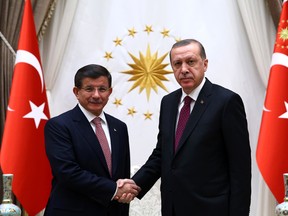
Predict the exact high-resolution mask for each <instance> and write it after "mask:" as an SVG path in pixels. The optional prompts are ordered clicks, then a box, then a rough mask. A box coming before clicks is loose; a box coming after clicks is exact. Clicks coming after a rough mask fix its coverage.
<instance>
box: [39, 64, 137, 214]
mask: <svg viewBox="0 0 288 216" xmlns="http://www.w3.org/2000/svg"><path fill="white" fill-rule="evenodd" d="M74 81H75V87H74V88H73V92H74V94H75V96H76V98H77V99H78V102H79V103H78V105H77V106H76V107H75V108H74V109H72V110H70V111H68V112H65V113H63V114H61V115H59V116H57V117H54V118H51V119H50V120H49V121H48V122H47V124H46V126H45V145H46V152H47V155H48V158H49V161H50V164H51V168H52V173H53V180H52V190H51V195H50V198H49V201H48V204H47V207H46V210H45V213H44V215H45V216H84V215H97V216H128V214H129V205H128V204H123V203H119V202H117V201H116V200H115V199H117V197H119V196H121V195H122V194H123V193H124V192H126V193H132V194H133V196H135V195H137V194H138V189H139V188H138V187H137V186H136V185H134V184H133V182H132V180H130V181H129V180H126V182H128V183H127V184H125V185H124V186H118V185H119V184H117V182H116V181H117V180H118V179H120V178H129V177H130V151H129V141H128V131H127V126H126V124H125V123H124V122H122V121H120V120H118V119H116V118H114V117H112V116H111V115H108V114H107V113H104V112H103V108H104V107H105V105H106V104H107V102H108V99H109V96H110V94H111V92H112V88H111V82H112V78H111V74H110V73H109V72H108V70H107V69H106V68H104V67H102V66H100V65H94V64H92V65H87V66H84V67H82V68H80V69H79V70H78V71H77V73H76V75H75V80H74ZM96 117H99V118H98V119H99V124H98V127H100V129H98V128H97V123H94V122H95V121H94V119H96ZM99 125H100V126H99ZM95 129H96V134H95ZM100 130H101V131H102V132H103V131H104V134H105V135H103V133H102V135H100V136H99V137H98V135H97V132H98V133H99V132H100ZM96 135H97V136H96ZM103 139H104V140H105V141H104V142H105V144H106V145H105V146H106V147H105V148H106V149H105V150H104V147H101V144H102V143H103V142H102V140H103ZM106 151H108V154H106V153H104V152H106ZM106 156H107V159H106Z"/></svg>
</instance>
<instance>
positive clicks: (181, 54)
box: [120, 39, 251, 216]
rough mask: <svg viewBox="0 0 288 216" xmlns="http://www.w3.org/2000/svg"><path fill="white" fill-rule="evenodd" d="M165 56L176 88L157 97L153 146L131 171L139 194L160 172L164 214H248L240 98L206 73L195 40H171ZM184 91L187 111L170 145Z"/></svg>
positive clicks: (247, 153) (247, 148)
mask: <svg viewBox="0 0 288 216" xmlns="http://www.w3.org/2000/svg"><path fill="white" fill-rule="evenodd" d="M170 61H171V66H172V69H173V71H174V75H175V78H176V80H177V82H178V83H179V84H180V86H181V88H180V89H178V90H176V91H174V92H172V93H170V94H168V95H167V96H165V97H163V99H162V101H161V108H160V117H159V133H158V142H157V145H156V148H155V149H154V150H153V152H152V154H151V156H150V157H149V159H148V160H147V162H146V163H145V164H144V165H143V166H142V168H141V169H140V170H139V171H138V172H137V173H136V174H135V175H134V176H133V180H134V181H135V183H136V184H137V185H138V186H140V187H141V189H142V190H141V192H140V193H139V195H138V198H142V197H143V196H144V195H145V193H146V192H147V191H148V190H149V189H150V188H151V187H152V186H153V185H154V183H155V182H156V181H157V179H159V178H160V177H161V201H162V215H163V216H212V215H213V216H248V215H249V209H250V196H251V152H250V144H249V135H248V130H247V120H246V114H245V110H244V105H243V102H242V99H241V98H240V96H239V95H238V94H236V93H234V92H232V91H230V90H228V89H225V88H223V87H221V86H219V85H215V84H212V83H211V82H210V81H209V80H208V79H207V78H205V76H204V73H205V71H206V70H207V66H208V60H207V59H206V54H205V50H204V47H203V46H202V44H201V43H200V42H198V41H196V40H193V39H187V40H182V41H179V42H177V43H175V44H174V45H173V47H172V49H171V52H170ZM186 96H188V97H190V98H192V100H191V99H190V101H191V102H188V107H189V105H190V108H189V111H190V113H189V112H188V117H186V119H187V118H188V122H187V123H186V126H182V128H184V131H183V133H182V135H179V137H180V138H179V139H180V140H179V141H178V144H177V146H175V143H176V142H177V140H176V134H177V136H178V129H177V128H178V125H179V124H180V122H181V124H182V120H180V118H179V115H180V111H181V109H182V107H183V106H184V98H185V97H186ZM185 100H186V99H185ZM188 101H189V100H188ZM180 134H181V132H180ZM120 201H124V202H125V196H123V197H122V198H120Z"/></svg>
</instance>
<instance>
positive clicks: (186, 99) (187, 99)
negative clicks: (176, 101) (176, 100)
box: [184, 96, 193, 105]
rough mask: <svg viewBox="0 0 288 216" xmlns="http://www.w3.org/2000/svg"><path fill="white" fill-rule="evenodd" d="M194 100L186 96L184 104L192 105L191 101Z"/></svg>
mask: <svg viewBox="0 0 288 216" xmlns="http://www.w3.org/2000/svg"><path fill="white" fill-rule="evenodd" d="M192 100H193V99H192V98H191V97H189V96H186V97H185V98H184V104H185V105H188V104H189V105H190V103H191V101H192Z"/></svg>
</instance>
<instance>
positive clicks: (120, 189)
mask: <svg viewBox="0 0 288 216" xmlns="http://www.w3.org/2000/svg"><path fill="white" fill-rule="evenodd" d="M116 183H117V193H116V195H115V196H114V198H113V199H114V200H117V201H118V202H121V203H130V202H131V201H132V200H133V199H134V198H135V197H136V196H137V195H138V194H139V192H140V191H141V188H140V187H139V186H137V185H136V184H135V182H134V181H133V180H132V179H118V180H117V182H116Z"/></svg>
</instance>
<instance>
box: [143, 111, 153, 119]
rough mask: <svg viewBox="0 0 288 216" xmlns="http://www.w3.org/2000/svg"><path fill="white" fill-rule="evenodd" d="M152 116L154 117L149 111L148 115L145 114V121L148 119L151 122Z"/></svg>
mask: <svg viewBox="0 0 288 216" xmlns="http://www.w3.org/2000/svg"><path fill="white" fill-rule="evenodd" d="M152 115H153V114H152V113H150V112H149V111H147V112H146V113H144V116H145V120H146V119H150V120H151V116H152Z"/></svg>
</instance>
